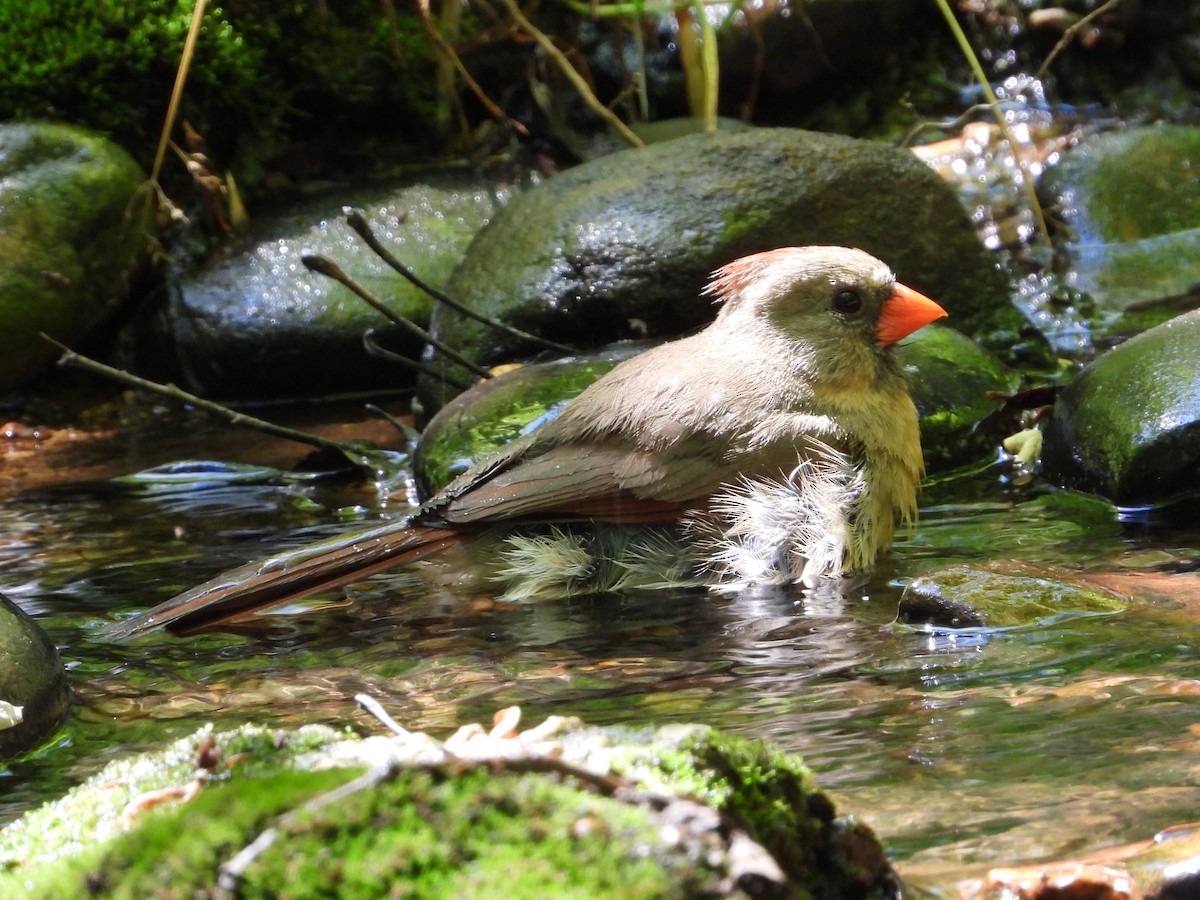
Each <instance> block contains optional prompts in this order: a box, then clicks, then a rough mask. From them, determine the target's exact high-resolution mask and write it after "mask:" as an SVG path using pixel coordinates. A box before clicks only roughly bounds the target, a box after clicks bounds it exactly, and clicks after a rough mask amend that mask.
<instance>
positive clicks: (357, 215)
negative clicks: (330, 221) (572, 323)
mask: <svg viewBox="0 0 1200 900" xmlns="http://www.w3.org/2000/svg"><path fill="white" fill-rule="evenodd" d="M342 211H343V212H344V213H345V214H346V222H347V223H348V224H349V225H350V227H351V228H353V229H354V230H355V231H356V232H357V233H358V236H359V237H361V238H362V239H363V241H364V242H365V243H366V245H367V246H368V247H370V248H371V249H372V250H374V251H375V253H376V255H377V256H378V257H379V258H380V259H382V260H383V261H384V262H385V263H387V264H388V265H389V266H391V267H392V268H393V269H395V270H396V271H397V272H399V273H400V274H401V275H403V276H404V277H405V278H407V279H408V281H409V282H410V283H411V284H412V285H413V286H414V287H416V288H417V289H418V290H421V291H424V292H425V293H426V294H428V295H429V296H430V297H432V298H433V299H435V300H437V301H438V302H439V303H444V304H446V305H447V306H449V307H450V308H451V309H453V310H455V311H456V312H459V313H461V314H462V315H464V316H466V317H467V318H469V319H474V320H475V321H476V322H482V323H483V324H484V325H487V326H488V327H489V328H493V329H495V330H496V331H503V332H505V333H506V334H510V335H512V336H513V337H517V338H520V339H521V340H524V341H530V342H532V343H535V344H538V345H540V346H542V347H545V348H546V349H547V350H553V351H555V352H556V353H577V352H578V351H577V350H576V349H575V348H574V347H568V346H566V345H565V344H557V343H555V342H554V341H549V340H546V339H545V338H542V337H538V336H537V335H536V334H530V333H529V332H528V331H522V330H521V329H520V328H515V327H513V326H512V325H509V324H507V323H505V322H500V321H497V320H496V319H490V318H488V317H487V316H485V315H483V314H482V313H478V312H476V311H475V310H473V309H471V308H470V307H469V306H465V305H463V304H462V303H459V302H458V301H457V300H455V299H454V298H453V297H451V296H449V295H448V294H446V293H444V292H443V291H439V290H438V289H437V288H435V287H434V286H433V285H431V284H428V283H427V282H425V281H423V280H422V279H421V278H420V277H419V276H418V275H417V273H416V272H414V271H413V270H412V269H410V268H409V267H408V266H406V265H405V264H404V263H402V262H400V260H398V259H396V257H395V256H393V255H392V254H391V252H390V251H389V250H388V249H387V247H385V246H384V245H383V244H382V243H380V241H379V238H377V237H376V236H375V232H373V231H372V230H371V226H370V224H369V223H368V222H367V218H366V216H364V215H363V213H362V210H359V209H351V208H349V207H344V208H343V210H342Z"/></svg>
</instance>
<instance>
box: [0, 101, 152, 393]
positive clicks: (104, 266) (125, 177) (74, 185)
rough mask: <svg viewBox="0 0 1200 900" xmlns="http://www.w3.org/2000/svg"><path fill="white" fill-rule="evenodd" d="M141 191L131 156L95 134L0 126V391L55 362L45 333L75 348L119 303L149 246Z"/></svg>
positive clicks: (146, 194) (147, 211) (147, 195)
mask: <svg viewBox="0 0 1200 900" xmlns="http://www.w3.org/2000/svg"><path fill="white" fill-rule="evenodd" d="M145 182H146V175H145V173H144V172H143V171H142V169H141V167H140V166H138V164H137V163H136V162H134V160H133V157H131V156H130V155H129V154H128V153H127V152H125V150H123V149H122V148H120V147H118V146H117V145H116V144H114V143H112V142H111V141H109V140H107V139H106V138H103V137H101V136H100V135H97V134H92V133H91V132H88V131H85V130H84V129H81V128H74V127H72V126H69V125H58V124H52V123H48V122H23V123H8V124H2V125H0V391H11V390H14V389H16V388H19V387H21V386H23V385H26V384H28V383H29V382H31V381H32V380H34V379H35V378H36V377H37V376H38V375H39V374H40V373H41V372H42V370H43V369H44V368H45V367H46V366H47V364H49V363H50V362H51V361H52V360H54V359H55V358H57V357H58V355H59V350H58V349H56V348H55V347H53V346H52V345H51V344H50V343H49V342H47V341H45V340H43V339H42V338H41V335H42V334H43V333H44V334H46V335H48V336H50V337H52V338H54V339H55V340H57V341H59V342H61V343H63V344H67V345H75V344H77V343H78V342H79V341H81V340H82V339H84V338H85V337H86V336H87V335H88V334H89V333H91V332H92V330H93V329H94V328H96V327H97V326H98V325H99V324H100V323H102V322H104V321H105V320H106V319H107V318H109V316H111V315H112V313H113V312H114V311H115V310H116V309H117V308H118V307H119V306H120V304H121V303H122V301H123V300H125V298H126V295H127V294H128V292H129V286H130V283H131V281H132V279H133V278H134V277H135V276H136V274H137V272H138V271H139V269H140V268H141V267H142V266H143V264H144V263H145V261H146V259H147V258H148V251H149V247H150V235H151V229H152V221H153V220H152V214H153V211H154V205H155V204H154V200H153V194H152V193H151V192H150V190H149V187H148V186H147V185H146V183H145ZM139 192H140V193H139Z"/></svg>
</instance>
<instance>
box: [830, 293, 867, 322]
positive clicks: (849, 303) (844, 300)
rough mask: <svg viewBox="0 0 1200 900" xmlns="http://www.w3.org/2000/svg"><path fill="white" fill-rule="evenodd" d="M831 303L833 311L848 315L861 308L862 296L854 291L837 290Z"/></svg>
mask: <svg viewBox="0 0 1200 900" xmlns="http://www.w3.org/2000/svg"><path fill="white" fill-rule="evenodd" d="M831 305H832V306H833V311H834V312H839V313H842V314H843V315H847V316H850V315H853V314H854V313H856V312H858V311H859V310H860V309H862V297H860V296H858V293H857V292H856V291H838V292H837V293H836V294H834V295H833V303H832V304H831Z"/></svg>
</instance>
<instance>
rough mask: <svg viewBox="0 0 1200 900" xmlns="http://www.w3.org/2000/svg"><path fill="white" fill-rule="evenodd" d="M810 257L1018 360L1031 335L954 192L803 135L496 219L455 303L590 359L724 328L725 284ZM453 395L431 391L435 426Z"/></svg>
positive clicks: (688, 140) (585, 177)
mask: <svg viewBox="0 0 1200 900" xmlns="http://www.w3.org/2000/svg"><path fill="white" fill-rule="evenodd" d="M804 244H843V245H849V246H855V247H861V248H863V249H865V250H867V251H869V252H871V253H874V254H875V255H876V256H878V257H880V258H881V259H883V260H885V261H886V262H888V263H889V264H890V265H891V266H892V267H893V268H894V269H895V271H896V272H897V274H898V275H899V277H900V279H901V280H902V281H904V282H905V283H906V284H908V285H910V286H911V287H914V288H917V289H918V290H921V291H923V292H925V293H927V294H929V295H930V296H932V297H934V298H935V299H937V300H938V301H939V302H941V303H942V304H943V305H944V306H945V307H946V308H947V309H948V310H949V311H950V313H951V315H953V316H954V320H955V323H956V325H957V326H958V327H960V328H962V329H964V330H966V331H968V332H969V333H974V334H981V335H984V336H986V338H987V339H988V340H989V341H990V340H993V339H994V340H998V341H1000V342H1001V343H1002V344H1003V346H1004V347H1008V346H1010V345H1011V344H1012V342H1013V339H1014V336H1015V335H1016V334H1017V332H1018V331H1019V330H1020V328H1021V327H1022V326H1023V321H1022V320H1021V317H1020V315H1019V314H1018V313H1017V312H1016V310H1015V309H1014V308H1013V307H1012V306H1011V304H1010V302H1009V297H1008V286H1007V280H1006V278H1005V276H1004V275H1003V274H1002V273H1001V272H1000V271H999V270H998V269H997V267H996V265H995V260H994V259H993V258H992V257H991V256H989V255H988V254H987V253H986V251H984V249H983V248H982V246H981V245H980V244H979V242H978V239H977V238H976V236H975V232H974V230H973V228H972V227H971V224H970V222H969V221H968V219H967V216H966V213H965V212H964V211H963V208H962V206H961V204H960V202H959V200H958V197H957V196H956V194H955V193H954V191H953V189H952V188H951V187H950V186H949V185H947V184H946V183H945V182H944V181H942V180H941V179H940V178H938V177H937V176H936V175H935V174H934V173H933V172H932V171H930V170H929V169H928V168H927V167H926V166H925V165H924V164H922V163H920V162H919V161H918V160H917V159H916V158H914V157H913V156H912V154H910V153H908V152H907V151H905V150H901V149H898V148H896V147H893V146H890V145H887V144H881V143H875V142H871V141H860V140H854V139H852V138H845V137H840V136H837V135H827V134H816V133H812V132H805V131H798V130H792V129H755V130H752V131H747V132H718V133H716V134H711V135H708V134H706V135H695V136H692V137H684V138H679V139H677V140H673V141H666V142H663V143H660V144H654V145H652V146H648V147H644V148H640V149H636V150H625V151H621V152H619V153H613V154H611V155H609V156H605V157H601V158H599V159H596V160H592V161H590V162H588V163H584V164H583V165H580V166H577V167H576V168H574V169H571V170H569V171H567V172H564V173H562V174H560V175H557V176H555V177H554V178H552V179H550V180H549V181H547V182H545V183H543V184H541V185H539V186H537V187H535V188H533V189H531V190H529V191H527V192H526V193H524V194H522V195H521V196H519V197H517V198H516V199H515V200H514V201H513V202H512V203H511V204H509V205H508V206H507V207H505V208H504V209H503V210H502V211H501V212H500V213H498V214H497V216H496V217H495V218H494V219H493V220H492V222H491V223H489V225H488V226H487V227H486V228H485V229H483V230H482V231H481V232H480V233H479V234H478V235H477V236H476V237H475V240H474V241H472V242H471V246H470V247H469V248H468V250H467V254H466V256H465V257H464V259H463V261H462V264H461V265H460V266H459V267H458V268H457V269H456V270H455V272H454V275H453V276H452V277H451V279H450V282H449V284H448V285H447V289H446V290H447V293H449V294H451V295H452V296H454V297H455V298H457V299H458V300H460V301H462V302H463V303H466V304H467V305H469V306H471V307H472V308H474V309H475V310H477V311H479V312H482V313H486V314H488V315H491V316H494V317H497V318H500V319H502V320H506V321H509V322H510V323H511V324H514V325H518V326H520V327H522V328H524V329H526V330H528V331H533V332H537V333H541V334H543V335H546V336H549V337H553V338H554V339H556V340H558V341H560V342H562V343H567V344H571V345H573V346H578V347H581V348H586V347H597V346H602V345H604V344H608V343H611V342H612V341H614V340H618V339H621V338H625V337H628V336H630V334H631V326H630V323H631V321H634V320H636V322H637V323H638V327H639V328H644V330H645V331H646V333H647V334H648V335H649V337H650V338H651V339H653V340H664V339H668V338H671V337H675V336H678V335H680V334H683V333H687V332H690V331H693V330H695V329H696V328H698V327H700V326H701V325H703V324H705V323H707V322H708V321H710V320H711V319H712V317H713V314H714V308H713V304H712V301H711V298H710V297H708V296H707V295H705V294H703V293H702V289H703V287H704V285H705V283H706V282H707V281H708V279H709V276H710V274H711V273H712V271H713V270H714V269H716V268H718V267H720V266H722V265H724V264H726V263H728V262H730V261H732V260H734V259H736V258H738V257H740V256H744V255H746V254H748V253H753V252H757V251H760V250H766V249H771V248H775V247H780V246H787V245H804ZM433 329H434V331H435V333H436V334H437V335H438V336H439V337H440V338H442V340H444V341H446V342H447V343H449V344H450V345H452V346H454V347H455V348H456V349H458V350H459V351H460V352H462V353H463V354H464V355H466V356H467V357H468V358H470V359H473V360H475V361H476V362H479V363H482V364H485V365H493V364H496V363H500V362H506V361H510V360H512V359H513V358H517V357H519V356H521V355H522V354H524V353H527V352H529V350H530V348H529V347H527V346H523V345H522V344H520V343H519V342H517V341H515V340H511V339H508V338H505V337H497V336H496V335H494V334H492V333H489V332H486V331H485V330H483V329H482V328H480V327H477V324H476V323H473V322H471V321H470V320H466V319H464V318H463V317H461V316H459V315H457V314H454V313H451V312H447V311H445V310H441V309H439V310H438V311H436V312H435V315H434V324H433ZM437 365H439V366H446V367H447V368H446V371H447V372H454V373H456V374H459V375H461V372H457V370H456V368H455V367H453V366H451V365H449V364H447V363H445V362H442V361H439V362H437ZM451 395H452V389H450V388H448V387H446V386H445V385H443V384H440V383H437V382H435V381H434V380H432V379H423V380H422V389H421V397H422V401H423V403H424V404H425V408H426V410H427V411H429V412H432V411H433V410H435V409H437V408H438V407H440V406H441V405H442V404H443V403H444V402H446V401H447V400H448V399H449V397H450V396H451Z"/></svg>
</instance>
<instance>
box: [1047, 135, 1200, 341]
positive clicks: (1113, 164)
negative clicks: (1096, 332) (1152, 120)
mask: <svg viewBox="0 0 1200 900" xmlns="http://www.w3.org/2000/svg"><path fill="white" fill-rule="evenodd" d="M1198 159H1200V128H1195V127H1189V126H1174V125H1158V126H1152V127H1143V128H1129V129H1125V130H1122V131H1114V132H1109V133H1107V134H1100V135H1096V136H1093V137H1090V138H1088V139H1086V140H1084V141H1083V142H1081V143H1080V144H1079V146H1078V147H1076V148H1075V149H1073V150H1071V151H1070V152H1069V153H1067V154H1065V155H1064V157H1063V160H1062V162H1061V163H1060V164H1059V165H1058V166H1056V167H1055V168H1053V169H1051V170H1050V171H1049V172H1048V173H1047V175H1046V177H1045V179H1044V180H1043V182H1042V185H1041V191H1042V194H1043V196H1044V197H1045V198H1046V200H1047V203H1048V204H1050V205H1051V206H1052V207H1053V208H1056V209H1059V210H1061V213H1060V215H1061V216H1062V218H1063V219H1064V221H1065V222H1066V224H1067V225H1068V226H1069V229H1068V230H1067V231H1068V233H1069V234H1070V235H1071V237H1070V240H1069V241H1068V242H1067V243H1066V244H1065V245H1064V247H1063V253H1064V256H1065V257H1066V265H1067V267H1068V268H1069V269H1070V270H1071V271H1072V273H1073V286H1074V287H1076V288H1078V289H1079V290H1082V291H1085V292H1087V293H1088V294H1089V295H1090V296H1091V297H1092V299H1093V300H1094V301H1095V303H1096V306H1097V307H1098V309H1099V311H1100V317H1099V321H1098V322H1097V325H1098V326H1099V327H1100V329H1101V332H1102V333H1104V332H1105V331H1113V332H1118V333H1128V331H1129V330H1130V329H1131V328H1132V327H1133V326H1134V325H1135V324H1136V323H1140V322H1145V321H1146V318H1147V314H1146V313H1145V312H1144V311H1143V312H1140V313H1138V314H1137V315H1136V317H1135V318H1134V319H1133V320H1131V321H1129V322H1122V321H1120V320H1118V318H1117V314H1118V313H1120V312H1121V311H1123V310H1125V309H1126V308H1127V307H1129V306H1130V305H1133V304H1147V303H1150V302H1152V301H1159V300H1162V299H1163V298H1171V297H1176V296H1178V295H1181V294H1185V293H1187V292H1188V291H1189V290H1191V289H1193V288H1194V286H1195V285H1196V284H1197V283H1200V167H1197V165H1196V161H1197V160H1198ZM1169 314H1170V313H1169V312H1168V313H1159V317H1158V319H1157V321H1162V319H1163V318H1164V317H1165V316H1166V315H1169Z"/></svg>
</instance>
